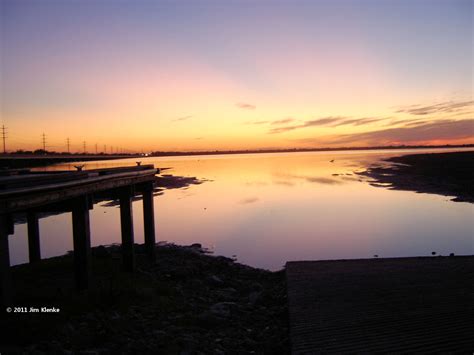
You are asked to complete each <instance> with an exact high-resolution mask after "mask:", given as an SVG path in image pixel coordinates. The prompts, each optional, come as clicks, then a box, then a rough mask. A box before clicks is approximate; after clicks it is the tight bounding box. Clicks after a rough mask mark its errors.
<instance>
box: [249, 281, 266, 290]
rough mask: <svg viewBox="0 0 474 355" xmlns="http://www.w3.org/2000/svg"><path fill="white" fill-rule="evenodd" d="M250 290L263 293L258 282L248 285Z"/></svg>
mask: <svg viewBox="0 0 474 355" xmlns="http://www.w3.org/2000/svg"><path fill="white" fill-rule="evenodd" d="M250 290H252V291H260V292H262V291H263V286H262V284H260V283H258V282H253V283H252V284H251V285H250Z"/></svg>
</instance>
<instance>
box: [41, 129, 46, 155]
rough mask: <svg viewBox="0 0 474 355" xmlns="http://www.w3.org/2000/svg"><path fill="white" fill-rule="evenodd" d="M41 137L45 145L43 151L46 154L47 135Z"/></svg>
mask: <svg viewBox="0 0 474 355" xmlns="http://www.w3.org/2000/svg"><path fill="white" fill-rule="evenodd" d="M41 137H42V139H41V141H42V143H43V150H44V151H45V152H46V134H44V133H43V134H42V136H41Z"/></svg>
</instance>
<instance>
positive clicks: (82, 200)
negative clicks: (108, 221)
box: [72, 196, 91, 291]
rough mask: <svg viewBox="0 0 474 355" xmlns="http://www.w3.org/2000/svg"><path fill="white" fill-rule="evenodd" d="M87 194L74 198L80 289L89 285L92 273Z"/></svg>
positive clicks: (74, 224) (73, 227)
mask: <svg viewBox="0 0 474 355" xmlns="http://www.w3.org/2000/svg"><path fill="white" fill-rule="evenodd" d="M88 200H89V199H88V197H87V196H83V197H78V198H76V199H74V201H73V206H72V230H73V239H74V273H75V278H76V287H77V289H78V290H79V291H81V290H86V289H87V288H88V287H89V281H90V275H91V235H90V234H91V232H90V222H89V201H88Z"/></svg>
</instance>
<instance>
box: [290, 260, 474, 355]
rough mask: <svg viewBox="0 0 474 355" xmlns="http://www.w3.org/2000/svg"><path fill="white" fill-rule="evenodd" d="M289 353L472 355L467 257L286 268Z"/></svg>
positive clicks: (473, 280) (473, 276)
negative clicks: (444, 354) (432, 354)
mask: <svg viewBox="0 0 474 355" xmlns="http://www.w3.org/2000/svg"><path fill="white" fill-rule="evenodd" d="M286 275H287V285H288V286H287V287H288V301H289V316H290V340H291V350H292V354H333V353H335V354H344V353H356V354H372V353H393V354H400V353H407V354H408V353H451V354H453V353H455V354H458V353H466V354H467V353H469V354H470V353H472V351H473V350H474V338H473V337H472V334H474V322H473V319H474V292H473V291H474V286H473V285H474V256H443V257H439V256H436V257H413V258H388V259H365V260H334V261H300V262H289V263H287V265H286Z"/></svg>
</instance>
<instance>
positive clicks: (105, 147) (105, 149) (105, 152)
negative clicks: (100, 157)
mask: <svg viewBox="0 0 474 355" xmlns="http://www.w3.org/2000/svg"><path fill="white" fill-rule="evenodd" d="M104 154H107V146H106V145H105V144H104Z"/></svg>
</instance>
